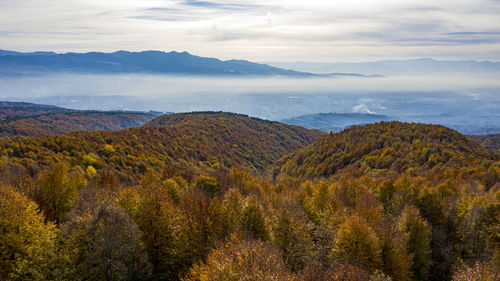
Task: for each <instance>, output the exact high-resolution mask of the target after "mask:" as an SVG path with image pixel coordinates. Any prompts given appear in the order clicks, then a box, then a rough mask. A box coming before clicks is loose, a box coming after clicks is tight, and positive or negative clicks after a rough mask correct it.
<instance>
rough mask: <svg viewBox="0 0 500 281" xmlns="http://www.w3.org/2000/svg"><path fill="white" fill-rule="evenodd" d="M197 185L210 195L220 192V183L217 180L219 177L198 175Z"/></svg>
mask: <svg viewBox="0 0 500 281" xmlns="http://www.w3.org/2000/svg"><path fill="white" fill-rule="evenodd" d="M195 187H196V188H197V189H199V190H201V191H204V192H206V193H207V194H208V195H209V196H210V197H214V196H215V195H216V194H218V193H219V192H220V185H219V183H218V182H217V179H216V178H214V177H210V176H199V177H197V178H196V183H195Z"/></svg>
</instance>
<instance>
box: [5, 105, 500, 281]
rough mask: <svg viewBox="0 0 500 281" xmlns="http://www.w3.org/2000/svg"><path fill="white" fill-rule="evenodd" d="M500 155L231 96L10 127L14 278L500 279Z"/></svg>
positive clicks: (8, 221)
mask: <svg viewBox="0 0 500 281" xmlns="http://www.w3.org/2000/svg"><path fill="white" fill-rule="evenodd" d="M499 220H500V155H499V154H498V153H496V152H493V151H490V150H487V149H485V148H482V147H480V146H479V145H477V144H476V143H475V142H474V141H472V140H471V139H469V138H468V137H466V136H463V135H461V134H459V133H457V132H455V131H453V130H450V129H447V128H444V127H441V126H435V125H423V124H409V123H399V122H382V123H378V124H372V125H365V126H354V127H351V128H349V129H347V130H345V131H343V132H340V133H336V134H323V133H321V132H319V131H314V130H307V129H304V128H301V127H295V126H289V125H284V124H281V123H277V122H270V121H266V120H260V119H255V118H250V117H247V116H244V115H238V114H228V113H220V112H212V113H206V112H205V113H190V114H174V115H166V116H160V117H158V118H157V119H155V120H152V121H151V122H149V123H147V124H146V125H145V126H142V127H137V128H131V129H124V130H117V131H100V132H78V133H71V134H67V135H58V136H45V137H20V136H18V137H13V138H10V137H3V138H0V253H1V260H0V279H1V280H185V281H191V280H193V281H194V280H199V281H202V280H224V281H225V280H305V281H323V280H325V281H326V280H329V281H331V280H354V281H356V280H360V281H361V280H372V281H379V280H385V281H388V280H393V281H398V280H402V281H410V280H436V281H437V280H454V281H462V280H498V276H500V274H499V273H500V272H499V266H500V239H499V237H500V234H499V233H500V226H499Z"/></svg>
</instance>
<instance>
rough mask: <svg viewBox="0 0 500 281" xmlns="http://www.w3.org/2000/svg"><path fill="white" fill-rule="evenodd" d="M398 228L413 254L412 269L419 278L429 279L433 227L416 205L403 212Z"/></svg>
mask: <svg viewBox="0 0 500 281" xmlns="http://www.w3.org/2000/svg"><path fill="white" fill-rule="evenodd" d="M398 228H399V229H400V231H401V232H402V233H403V237H404V239H405V241H406V245H407V248H408V251H409V252H410V253H411V254H412V256H413V265H412V271H413V276H414V277H415V278H416V279H417V280H427V277H428V275H429V269H430V266H431V250H430V242H431V228H430V226H429V224H428V223H427V222H426V221H425V220H424V219H423V218H422V217H421V216H420V212H419V211H418V209H417V208H415V207H414V206H407V207H406V208H405V209H404V210H403V212H402V213H401V217H400V218H399V221H398Z"/></svg>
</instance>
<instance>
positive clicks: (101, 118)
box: [0, 102, 156, 137]
mask: <svg viewBox="0 0 500 281" xmlns="http://www.w3.org/2000/svg"><path fill="white" fill-rule="evenodd" d="M155 117H156V115H155V114H154V113H144V112H128V111H82V110H72V109H66V108H61V107H55V106H50V105H39V104H31V103H18V102H0V137H3V136H10V137H13V136H48V135H59V134H67V133H71V132H77V131H99V130H118V129H125V128H130V127H138V126H141V125H143V124H144V123H146V122H147V121H149V120H151V119H153V118H155Z"/></svg>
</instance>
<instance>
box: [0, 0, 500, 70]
mask: <svg viewBox="0 0 500 281" xmlns="http://www.w3.org/2000/svg"><path fill="white" fill-rule="evenodd" d="M0 35H1V36H0V48H2V49H13V50H19V51H34V50H54V51H59V52H67V51H93V50H97V51H114V50H117V49H127V50H135V51H139V50H149V49H155V50H167V51H168V50H178V51H184V50H186V51H189V52H191V53H194V54H198V55H203V56H213V57H219V58H223V59H230V58H242V59H249V60H254V61H300V60H305V61H353V60H358V61H361V60H378V59H388V58H391V59H393V58H414V57H434V58H442V59H477V60H496V61H497V60H500V52H499V50H500V1H493V0H456V1H452V2H450V1H448V0H435V1H432V2H423V1H416V0H408V1H395V0H377V1H373V0H350V1H322V0H310V1H299V0H218V1H210V0H205V1H196V0H182V1H179V0H107V1H101V0H49V1H41V0H23V1H19V0H0Z"/></svg>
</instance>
